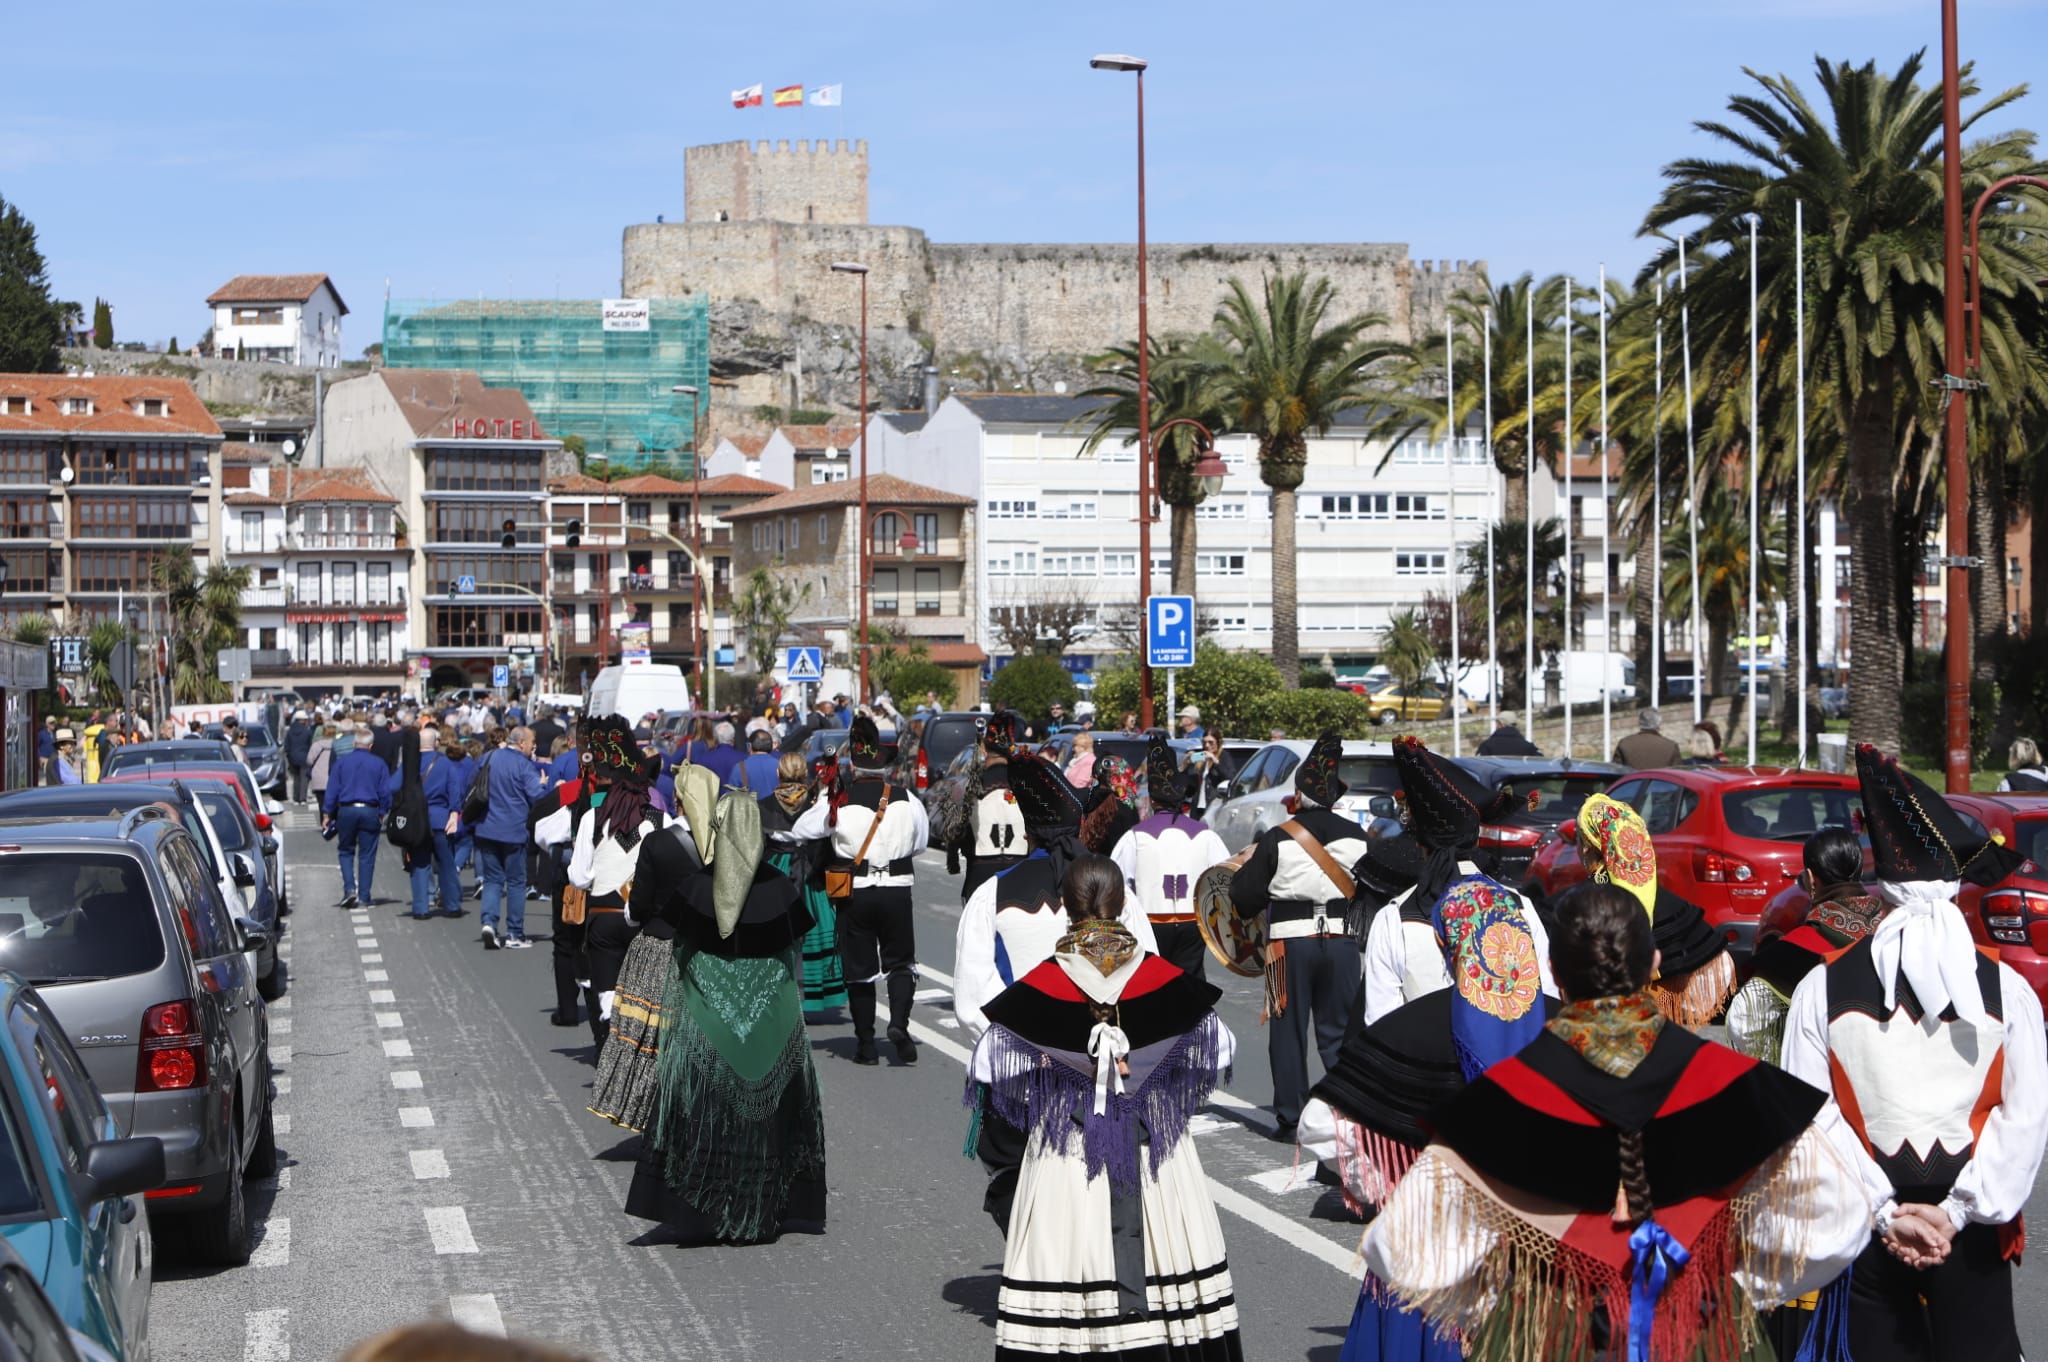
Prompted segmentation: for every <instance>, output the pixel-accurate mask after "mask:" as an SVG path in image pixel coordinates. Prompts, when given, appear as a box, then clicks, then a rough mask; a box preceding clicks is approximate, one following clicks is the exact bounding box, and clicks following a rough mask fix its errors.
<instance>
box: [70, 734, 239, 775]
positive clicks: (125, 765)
mask: <svg viewBox="0 0 2048 1362" xmlns="http://www.w3.org/2000/svg"><path fill="white" fill-rule="evenodd" d="M239 760H240V758H238V757H237V756H235V745H234V744H233V743H228V742H222V741H220V740H219V739H218V738H174V739H171V740H169V741H167V742H135V743H129V744H128V745H127V746H125V747H117V748H115V749H114V750H113V751H111V752H109V753H107V757H106V760H105V761H103V762H101V763H100V777H101V779H105V778H106V777H107V776H110V775H113V774H114V773H115V772H116V771H131V770H134V769H135V768H137V767H140V766H153V765H155V764H156V763H158V762H171V761H239Z"/></svg>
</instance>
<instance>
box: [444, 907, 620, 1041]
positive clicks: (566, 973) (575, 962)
mask: <svg viewBox="0 0 2048 1362" xmlns="http://www.w3.org/2000/svg"><path fill="white" fill-rule="evenodd" d="M553 898H554V910H555V921H554V929H553V931H551V932H550V933H549V935H550V936H551V937H552V938H553V940H552V942H550V944H551V945H552V946H553V948H554V950H553V954H554V966H555V1016H556V1017H557V1018H559V1019H562V1020H565V1021H570V1022H573V1021H575V1020H576V999H577V995H578V994H580V993H581V992H582V990H581V989H580V988H579V987H578V986H577V980H579V979H582V978H584V977H585V975H584V972H583V929H584V924H585V923H587V922H588V921H589V919H588V918H585V919H584V921H583V922H564V921H562V891H561V889H560V887H559V886H558V887H557V888H556V889H555V892H554V895H553ZM452 906H454V905H447V904H444V905H443V907H452ZM588 1005H589V1008H590V1015H591V1016H592V1017H596V1016H597V995H596V994H594V993H593V994H592V995H591V996H590V998H589V999H588Z"/></svg>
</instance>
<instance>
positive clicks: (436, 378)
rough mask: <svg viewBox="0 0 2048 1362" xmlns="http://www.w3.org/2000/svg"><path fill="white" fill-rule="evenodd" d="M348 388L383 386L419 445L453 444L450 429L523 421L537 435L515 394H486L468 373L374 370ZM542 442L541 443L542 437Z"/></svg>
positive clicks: (524, 405)
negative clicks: (430, 442) (447, 441)
mask: <svg viewBox="0 0 2048 1362" xmlns="http://www.w3.org/2000/svg"><path fill="white" fill-rule="evenodd" d="M345 381H346V382H352V383H362V382H371V383H382V384H383V385H384V386H385V387H386V388H388V389H390V390H391V396H392V397H393V398H394V399H396V400H397V402H398V409H399V411H400V413H401V414H402V415H404V417H405V419H406V420H407V421H408V422H409V423H410V424H411V425H412V431H413V434H414V435H416V436H418V437H419V438H420V439H422V440H428V439H443V440H445V439H454V438H459V437H457V436H456V435H455V423H456V422H457V421H466V422H468V423H470V424H471V425H472V426H474V425H475V424H476V423H477V422H485V423H490V422H497V421H503V422H505V423H506V424H507V426H508V428H509V426H510V423H511V422H513V421H523V422H525V423H526V429H527V430H528V431H529V432H530V431H533V430H537V429H539V422H538V421H537V420H536V418H535V417H534V414H533V408H532V407H530V406H528V405H527V402H526V395H525V394H524V393H522V392H520V391H519V389H517V388H487V387H485V386H484V381H483V380H482V379H481V378H478V377H477V376H476V375H475V374H473V373H471V372H470V371H469V370H467V369H379V370H378V371H377V372H376V373H375V374H374V375H371V376H369V377H367V378H359V379H348V380H345ZM544 438H545V437H544Z"/></svg>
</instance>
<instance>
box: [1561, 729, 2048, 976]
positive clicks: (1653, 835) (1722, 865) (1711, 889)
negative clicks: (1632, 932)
mask: <svg viewBox="0 0 2048 1362" xmlns="http://www.w3.org/2000/svg"><path fill="white" fill-rule="evenodd" d="M1607 794H1608V796H1609V797H1610V798H1613V799H1617V800H1619V801H1621V802H1622V803H1624V804H1626V805H1628V806H1629V807H1630V808H1632V809H1634V810H1635V811H1636V812H1637V813H1639V814H1641V815H1642V816H1643V821H1644V822H1645V823H1646V824H1648V825H1649V829H1650V842H1651V845H1653V846H1654V847H1656V849H1657V878H1658V880H1659V882H1660V883H1662V884H1663V885H1664V886H1665V887H1667V888H1668V889H1670V890H1671V892H1672V893H1674V894H1676V895H1678V896H1679V897H1680V898H1682V899H1686V900H1688V901H1690V902H1692V903H1696V904H1698V905H1699V907H1700V911H1701V912H1703V913H1705V914H1706V915H1707V921H1708V922H1709V923H1711V924H1712V925H1713V927H1714V929H1715V930H1716V931H1718V932H1720V933H1721V935H1722V936H1724V937H1726V938H1727V940H1728V944H1729V946H1730V948H1731V949H1732V950H1733V951H1734V953H1735V954H1736V955H1737V956H1738V957H1741V956H1747V955H1748V953H1749V949H1750V946H1751V944H1752V943H1753V942H1754V941H1755V939H1756V928H1757V919H1758V918H1759V917H1760V916H1761V915H1762V913H1763V909H1764V905H1765V904H1766V903H1767V902H1769V901H1770V899H1771V897H1772V896H1773V895H1774V894H1776V893H1777V892H1778V891H1779V890H1780V889H1783V888H1784V887H1785V886H1786V885H1788V884H1790V883H1791V882H1792V881H1794V880H1796V879H1797V878H1799V871H1800V868H1801V867H1800V848H1801V847H1802V846H1803V845H1804V844H1805V842H1806V839H1807V838H1809V837H1811V836H1812V835H1813V834H1814V833H1816V832H1818V831H1820V830H1821V829H1822V828H1826V827H1853V826H1855V822H1856V817H1857V815H1858V813H1859V812H1860V811H1861V807H1862V806H1861V803H1860V801H1859V798H1858V795H1857V789H1856V777H1854V776H1852V775H1837V774H1833V773H1830V772H1827V771H1801V770H1796V769H1794V768H1791V767H1779V766H1675V767H1667V768H1664V769H1660V770H1654V771H1631V772H1630V773H1629V774H1627V775H1625V776H1622V777H1620V778H1619V779H1617V780H1616V781H1615V782H1614V783H1613V784H1611V785H1609V786H1608V787H1607ZM1576 835H1577V825H1576V824H1575V823H1565V824H1563V825H1562V826H1560V827H1559V828H1558V830H1557V832H1556V834H1555V835H1553V836H1552V837H1551V838H1550V839H1548V840H1547V841H1545V842H1544V844H1543V845H1542V846H1541V847H1540V848H1538V849H1537V852H1536V859H1535V860H1534V861H1533V862H1531V863H1530V866H1529V880H1528V883H1529V887H1530V888H1531V889H1533V890H1534V891H1535V892H1536V893H1538V894H1539V895H1540V896H1541V897H1543V898H1545V899H1555V898H1556V897H1557V896H1558V895H1559V894H1561V893H1563V892H1564V891H1565V890H1566V889H1569V888H1571V887H1572V886H1573V885H1575V884H1579V883H1582V882H1583V881H1584V880H1585V878H1586V869H1585V866H1584V864H1583V863H1582V862H1581V861H1580V860H1579V856H1578V851H1577V849H1576V847H1575V845H1574V841H1575V838H1576ZM2044 907H2048V901H2044Z"/></svg>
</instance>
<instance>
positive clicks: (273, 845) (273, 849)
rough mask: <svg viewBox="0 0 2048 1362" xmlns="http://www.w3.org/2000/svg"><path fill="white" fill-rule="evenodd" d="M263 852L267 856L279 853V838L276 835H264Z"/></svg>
mask: <svg viewBox="0 0 2048 1362" xmlns="http://www.w3.org/2000/svg"><path fill="white" fill-rule="evenodd" d="M263 854H264V855H265V856H275V855H276V854H277V839H276V838H275V837H271V836H269V835H267V834H266V835H265V836H264V838H263Z"/></svg>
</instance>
